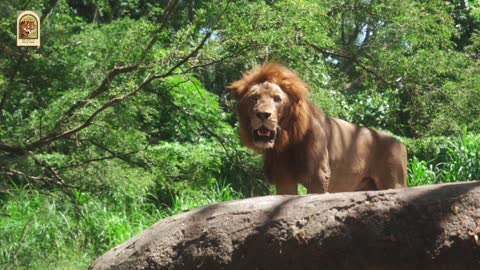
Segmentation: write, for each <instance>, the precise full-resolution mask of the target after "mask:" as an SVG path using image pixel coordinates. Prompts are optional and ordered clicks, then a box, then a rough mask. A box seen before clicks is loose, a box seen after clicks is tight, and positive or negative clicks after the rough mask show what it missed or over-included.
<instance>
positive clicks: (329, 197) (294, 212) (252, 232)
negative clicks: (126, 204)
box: [90, 182, 480, 270]
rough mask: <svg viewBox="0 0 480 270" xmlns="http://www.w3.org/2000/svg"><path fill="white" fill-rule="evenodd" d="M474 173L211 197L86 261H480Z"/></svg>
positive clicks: (125, 264)
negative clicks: (411, 182) (466, 177)
mask: <svg viewBox="0 0 480 270" xmlns="http://www.w3.org/2000/svg"><path fill="white" fill-rule="evenodd" d="M479 236H480V182H465V183H456V184H442V185H431V186H422V187H416V188H407V189H401V190H384V191H368V192H350V193H335V194H323V195H308V196H267V197H257V198H251V199H245V200H239V201H233V202H226V203H218V204H213V205H208V206H205V207H202V208H199V209H195V210H192V211H189V212H187V213H183V214H180V215H176V216H173V217H169V218H166V219H164V220H161V221H159V222H158V223H156V224H155V225H153V226H152V227H151V228H149V229H148V230H146V231H144V232H142V233H141V234H139V235H137V236H136V237H134V238H132V239H130V240H129V241H127V242H125V243H123V244H121V245H119V246H117V247H115V248H113V249H112V250H110V251H109V252H107V253H106V254H105V255H103V256H101V257H100V258H98V259H97V260H96V261H95V262H94V263H93V264H92V265H91V266H90V269H95V270H97V269H170V270H172V269H215V270H216V269H247V270H250V269H252V270H254V269H276V270H278V269H388V270H392V269H436V270H438V269H462V270H464V269H480V242H479V238H478V237H479Z"/></svg>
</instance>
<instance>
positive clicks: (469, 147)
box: [408, 131, 480, 186]
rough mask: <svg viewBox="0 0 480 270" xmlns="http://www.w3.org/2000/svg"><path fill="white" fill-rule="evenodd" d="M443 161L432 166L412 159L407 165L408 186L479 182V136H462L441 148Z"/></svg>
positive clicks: (414, 158)
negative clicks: (443, 153) (443, 155)
mask: <svg viewBox="0 0 480 270" xmlns="http://www.w3.org/2000/svg"><path fill="white" fill-rule="evenodd" d="M442 148H445V149H441V151H439V152H445V153H446V155H445V157H444V160H443V161H441V162H439V163H436V164H433V163H431V162H428V161H424V160H419V159H418V158H416V157H413V158H412V159H411V160H410V162H409V165H408V185H409V186H418V185H426V184H437V183H450V182H458V181H468V180H480V135H477V134H472V133H468V132H466V131H465V132H464V134H463V135H462V136H460V137H457V138H452V140H451V141H450V142H449V143H448V144H447V145H446V146H442Z"/></svg>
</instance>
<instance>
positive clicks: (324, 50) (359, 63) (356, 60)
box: [305, 41, 398, 88]
mask: <svg viewBox="0 0 480 270" xmlns="http://www.w3.org/2000/svg"><path fill="white" fill-rule="evenodd" d="M305 43H306V44H307V45H309V46H310V47H311V48H313V49H314V50H316V51H317V52H319V53H322V54H328V55H331V56H335V57H340V58H343V59H347V60H349V61H351V62H353V63H354V64H356V65H357V66H358V67H360V68H361V69H363V70H364V71H366V72H367V73H370V74H372V75H373V76H374V77H375V78H377V79H379V80H380V81H382V82H383V83H385V84H386V85H388V86H390V87H393V88H395V87H398V85H397V84H396V83H392V82H389V81H388V80H386V79H385V78H383V77H382V76H381V75H380V74H378V73H377V72H376V71H374V70H373V69H371V68H369V67H367V66H365V65H364V64H363V63H361V62H360V61H359V60H358V59H356V58H355V57H353V56H350V55H346V54H342V53H338V52H334V51H330V50H328V49H325V48H321V47H319V46H318V45H316V44H313V43H311V42H308V41H306V42H305Z"/></svg>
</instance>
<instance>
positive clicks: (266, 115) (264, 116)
mask: <svg viewBox="0 0 480 270" xmlns="http://www.w3.org/2000/svg"><path fill="white" fill-rule="evenodd" d="M270 115H272V114H271V113H269V112H257V116H258V118H260V119H262V120H265V119H267V118H269V117H270Z"/></svg>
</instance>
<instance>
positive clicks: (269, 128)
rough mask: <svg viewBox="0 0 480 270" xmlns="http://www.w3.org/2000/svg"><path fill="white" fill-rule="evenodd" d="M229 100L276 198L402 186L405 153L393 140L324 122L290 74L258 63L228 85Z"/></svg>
mask: <svg viewBox="0 0 480 270" xmlns="http://www.w3.org/2000/svg"><path fill="white" fill-rule="evenodd" d="M228 89H230V90H231V93H232V95H233V96H234V97H235V98H236V100H237V101H238V102H237V114H238V120H239V124H240V138H241V141H242V143H243V144H244V145H245V146H247V147H248V148H251V149H253V150H254V151H256V152H258V153H261V154H263V157H264V172H265V175H266V177H267V178H268V180H269V181H270V182H271V183H273V184H274V185H275V186H276V191H277V194H279V195H282V194H298V184H302V185H304V186H305V187H306V189H307V192H308V193H326V192H346V191H364V190H382V189H391V188H403V187H406V185H407V184H406V183H407V180H406V177H407V150H406V147H405V145H404V144H402V143H401V142H400V141H398V140H397V139H396V138H394V137H393V136H391V135H389V134H387V133H384V132H381V131H377V130H374V129H370V128H366V127H361V126H358V125H355V124H352V123H349V122H346V121H344V120H341V119H337V118H334V117H329V116H327V115H326V114H325V113H324V112H322V111H321V110H320V109H319V108H318V107H317V106H316V105H315V104H314V103H313V102H312V101H311V100H309V98H308V94H309V90H308V87H307V85H306V83H305V82H303V81H302V80H301V79H300V78H299V77H298V76H297V74H296V73H295V72H293V71H291V70H289V69H288V68H286V67H285V66H283V65H282V64H279V63H266V64H264V65H262V66H261V67H259V68H257V69H254V70H252V71H250V72H247V73H244V74H243V76H242V78H241V79H239V80H237V81H234V82H233V83H231V84H230V85H229V86H228Z"/></svg>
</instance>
